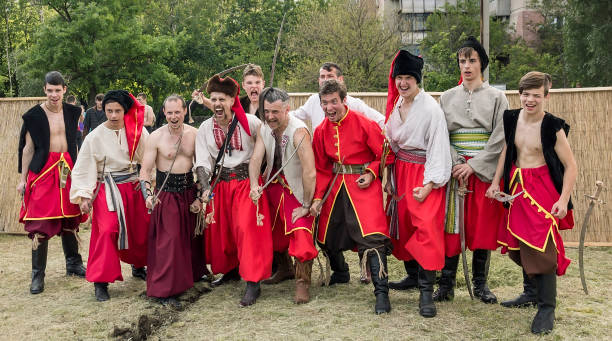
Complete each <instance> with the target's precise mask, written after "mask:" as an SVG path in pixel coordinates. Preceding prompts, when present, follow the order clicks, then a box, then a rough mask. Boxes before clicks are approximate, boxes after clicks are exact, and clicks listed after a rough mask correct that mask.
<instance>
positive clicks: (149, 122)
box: [136, 92, 155, 133]
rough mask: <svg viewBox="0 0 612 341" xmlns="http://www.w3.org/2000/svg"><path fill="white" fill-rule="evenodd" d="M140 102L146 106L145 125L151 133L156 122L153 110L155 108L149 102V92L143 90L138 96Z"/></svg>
mask: <svg viewBox="0 0 612 341" xmlns="http://www.w3.org/2000/svg"><path fill="white" fill-rule="evenodd" d="M136 99H137V100H138V102H140V104H142V105H144V106H145V120H144V126H145V127H146V128H147V131H148V132H149V133H150V132H152V131H153V125H154V124H155V113H154V112H153V108H152V107H151V106H150V105H148V104H147V94H145V93H143V92H141V93H139V94H138V96H137V97H136Z"/></svg>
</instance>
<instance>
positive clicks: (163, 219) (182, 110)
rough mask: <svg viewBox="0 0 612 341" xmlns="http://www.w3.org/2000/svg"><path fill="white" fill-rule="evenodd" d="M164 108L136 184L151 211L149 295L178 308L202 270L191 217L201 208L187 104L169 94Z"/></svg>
mask: <svg viewBox="0 0 612 341" xmlns="http://www.w3.org/2000/svg"><path fill="white" fill-rule="evenodd" d="M163 107H164V115H165V116H166V120H167V122H168V124H166V125H164V126H162V127H160V128H159V129H157V130H155V131H154V132H153V133H152V134H151V138H149V139H148V140H147V144H146V147H145V153H144V157H143V163H142V169H141V170H140V180H141V181H143V182H144V186H145V189H146V192H147V200H146V205H147V208H148V209H152V210H153V212H152V215H151V224H150V226H149V245H148V257H147V261H148V267H149V268H148V275H147V295H148V296H151V297H157V298H160V301H161V303H162V304H171V305H172V306H175V307H180V303H179V302H178V301H177V300H176V296H177V295H179V294H181V293H182V292H184V291H186V290H187V289H189V288H191V287H192V286H193V282H194V281H195V280H198V279H199V278H200V277H202V275H203V273H202V270H203V269H204V266H205V265H204V260H203V257H204V254H203V252H202V245H203V243H202V241H201V238H200V239H199V242H194V241H198V239H194V238H193V237H194V230H195V226H196V215H195V214H197V213H198V212H199V211H200V210H201V209H202V202H201V201H200V200H199V199H196V187H195V182H194V179H193V173H192V172H191V169H192V167H193V162H194V157H195V138H196V134H197V132H198V130H197V129H196V128H194V127H192V126H189V125H187V124H185V123H183V121H184V119H185V114H186V113H187V106H186V104H185V100H184V99H183V98H182V97H181V96H179V95H171V96H169V97H168V98H166V100H165V101H164V105H163ZM177 153H178V154H177ZM153 166H155V168H156V169H157V175H156V191H155V192H156V196H157V197H156V196H155V195H153V192H152V191H151V183H150V180H151V170H152V168H153ZM166 177H168V179H167V180H166ZM164 182H165V184H164ZM154 201H155V202H154Z"/></svg>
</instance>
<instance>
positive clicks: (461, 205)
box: [457, 194, 474, 299]
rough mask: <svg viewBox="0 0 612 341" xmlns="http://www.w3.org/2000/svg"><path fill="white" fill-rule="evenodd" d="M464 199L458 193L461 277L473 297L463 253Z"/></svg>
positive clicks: (465, 257) (465, 258)
mask: <svg viewBox="0 0 612 341" xmlns="http://www.w3.org/2000/svg"><path fill="white" fill-rule="evenodd" d="M464 200H465V197H464V195H463V194H458V204H457V212H458V213H457V214H458V215H459V219H458V220H459V221H458V223H459V238H460V239H461V263H462V265H463V277H464V278H465V286H466V287H467V289H468V293H469V294H470V298H471V299H474V292H473V291H472V283H471V282H470V273H469V271H468V263H467V255H466V254H465V224H464V223H465V222H464V219H463V218H464V217H463V216H464V212H465V211H464V209H465V205H464Z"/></svg>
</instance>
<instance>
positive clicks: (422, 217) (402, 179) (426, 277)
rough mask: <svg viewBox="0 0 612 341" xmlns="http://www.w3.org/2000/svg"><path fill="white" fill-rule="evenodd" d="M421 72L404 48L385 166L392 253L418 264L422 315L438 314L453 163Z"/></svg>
mask: <svg viewBox="0 0 612 341" xmlns="http://www.w3.org/2000/svg"><path fill="white" fill-rule="evenodd" d="M422 70H423V59H422V58H421V57H417V56H415V55H412V54H411V53H410V52H408V51H404V50H400V51H399V52H398V53H397V55H396V56H395V59H394V60H393V63H392V65H391V72H390V75H389V94H388V97H387V110H386V113H387V123H386V125H385V133H386V135H387V141H388V143H389V145H390V148H391V149H392V150H393V152H394V153H395V163H394V164H391V165H389V166H388V167H387V175H388V176H387V185H386V190H387V193H388V194H389V195H387V200H388V207H389V209H388V211H387V212H388V213H389V214H390V220H391V221H390V227H391V228H390V236H391V241H392V242H393V255H394V256H395V257H396V258H397V259H399V260H403V261H404V262H405V263H409V262H416V263H417V267H418V271H417V273H418V275H417V276H416V277H417V279H418V280H417V284H418V288H419V291H420V296H419V313H420V314H421V316H423V317H434V316H436V306H435V304H434V301H433V298H432V294H433V286H434V281H435V278H436V271H438V270H441V269H442V267H443V266H444V233H443V231H442V225H443V224H444V207H445V191H444V185H445V184H446V182H447V181H448V179H449V178H450V174H451V165H452V163H451V155H450V146H449V142H448V130H447V129H446V120H445V118H444V112H442V109H440V105H439V104H438V103H437V102H436V100H435V99H434V98H433V97H431V96H430V95H429V94H427V93H425V91H423V90H422V89H419V87H418V84H419V83H421V72H422ZM406 268H408V266H406Z"/></svg>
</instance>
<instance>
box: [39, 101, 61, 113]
mask: <svg viewBox="0 0 612 341" xmlns="http://www.w3.org/2000/svg"><path fill="white" fill-rule="evenodd" d="M43 105H44V106H45V108H47V110H49V111H50V112H52V113H54V114H59V113H60V112H61V111H62V109H61V108H60V109H59V110H58V111H53V110H51V108H50V107H49V105H47V102H45V103H43Z"/></svg>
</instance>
